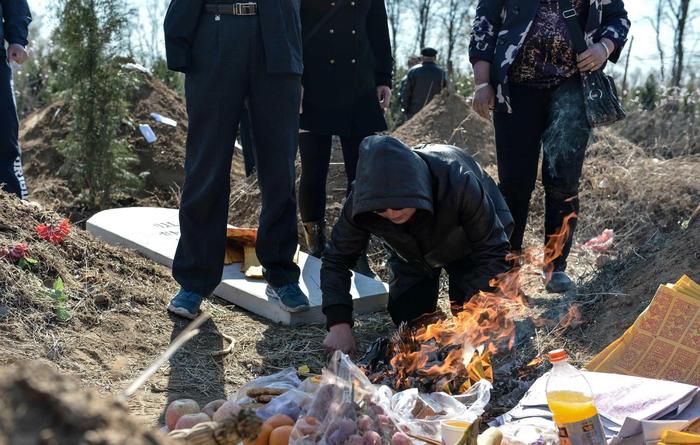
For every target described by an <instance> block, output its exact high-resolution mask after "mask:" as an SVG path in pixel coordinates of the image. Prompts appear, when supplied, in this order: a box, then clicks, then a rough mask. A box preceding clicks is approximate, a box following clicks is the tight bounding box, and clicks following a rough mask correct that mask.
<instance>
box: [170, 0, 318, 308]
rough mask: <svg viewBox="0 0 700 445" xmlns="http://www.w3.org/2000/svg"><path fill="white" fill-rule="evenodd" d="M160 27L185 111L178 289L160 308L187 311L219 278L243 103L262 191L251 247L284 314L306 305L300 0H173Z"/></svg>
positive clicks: (175, 265)
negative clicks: (299, 250) (300, 224)
mask: <svg viewBox="0 0 700 445" xmlns="http://www.w3.org/2000/svg"><path fill="white" fill-rule="evenodd" d="M164 27H165V42H166V52H167V59H168V67H169V68H170V69H172V70H176V71H182V72H184V73H185V96H186V100H187V113H188V117H189V128H188V133H187V153H186V157H185V184H184V187H183V191H182V199H181V204H180V230H181V237H180V242H179V244H178V247H177V252H176V254H175V260H174V262H173V276H174V277H175V279H176V280H177V282H178V283H180V285H181V290H180V291H179V292H178V294H177V295H176V296H175V297H174V298H173V300H172V301H171V302H170V305H169V306H168V310H170V311H171V312H173V313H175V314H178V315H181V316H184V317H188V318H192V317H195V316H196V315H197V312H198V310H199V305H200V303H201V301H202V299H203V298H204V297H205V296H207V295H209V294H210V293H211V292H213V290H214V289H215V288H216V286H217V285H218V284H219V282H220V281H221V274H222V271H223V265H224V250H225V247H226V220H227V215H228V202H229V175H230V171H231V156H232V155H233V149H234V141H235V137H236V130H237V128H238V124H239V121H240V117H241V112H242V110H243V107H244V103H246V102H247V104H248V111H249V113H250V121H251V128H252V133H253V138H254V140H255V144H254V150H255V151H256V156H255V158H256V161H257V165H256V168H257V172H258V182H259V184H260V191H261V194H262V209H261V212H260V225H259V228H258V236H257V245H256V253H257V256H258V258H259V259H260V262H261V263H262V265H263V267H264V269H265V272H264V273H265V278H266V279H267V282H268V286H267V290H266V293H267V295H268V297H269V298H271V299H273V300H275V301H277V302H278V303H279V304H280V305H281V306H282V307H283V308H284V309H285V310H288V311H290V312H297V311H301V310H306V309H308V306H309V301H308V298H307V296H306V295H304V294H303V292H302V291H301V289H300V288H299V284H298V282H299V267H298V266H297V265H296V264H295V263H294V261H293V257H294V253H295V251H296V246H297V241H296V240H297V225H296V200H295V197H294V179H295V177H294V176H295V172H294V159H295V157H296V147H297V139H298V128H299V103H300V101H301V73H302V71H303V65H302V58H301V24H300V20H299V2H298V1H297V0H260V1H259V2H258V3H235V2H234V3H231V2H228V3H213V2H207V1H205V0H172V1H171V2H170V7H169V8H168V12H167V15H166V17H165V24H164Z"/></svg>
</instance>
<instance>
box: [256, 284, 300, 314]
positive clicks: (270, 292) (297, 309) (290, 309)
mask: <svg viewBox="0 0 700 445" xmlns="http://www.w3.org/2000/svg"><path fill="white" fill-rule="evenodd" d="M265 295H266V296H267V298H268V299H269V300H272V301H274V302H275V303H277V305H278V306H279V307H281V308H282V309H284V310H285V311H287V312H290V313H293V314H294V313H297V312H305V311H308V310H309V305H308V304H307V305H304V306H298V307H289V306H287V305H286V304H284V303H283V302H282V300H281V299H280V297H279V295H277V292H275V290H274V289H272V287H270V286H267V287H266V288H265Z"/></svg>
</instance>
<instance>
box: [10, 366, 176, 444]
mask: <svg viewBox="0 0 700 445" xmlns="http://www.w3.org/2000/svg"><path fill="white" fill-rule="evenodd" d="M38 443H46V444H48V443H51V444H56V445H61V444H66V445H68V444H78V443H79V444H84V445H110V444H114V445H117V444H125V443H129V444H132V445H166V444H174V443H175V441H173V440H172V439H168V438H167V437H166V436H165V435H163V434H161V433H159V432H156V431H152V430H150V429H147V428H146V427H144V426H143V425H141V424H140V423H139V422H138V421H136V420H135V419H134V418H133V417H132V416H131V415H130V414H129V413H128V411H127V409H126V407H125V406H124V405H122V404H121V403H119V402H117V401H115V400H113V399H104V398H101V397H100V396H99V394H97V393H96V392H95V391H93V390H82V388H81V387H80V383H79V382H78V381H77V379H75V378H71V377H67V376H64V375H62V374H61V373H59V372H57V371H56V370H55V369H54V368H52V367H51V366H49V365H47V364H42V363H39V362H30V363H23V364H19V365H17V366H12V367H9V368H5V369H3V370H2V371H0V445H11V444H38Z"/></svg>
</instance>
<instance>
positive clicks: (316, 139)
mask: <svg viewBox="0 0 700 445" xmlns="http://www.w3.org/2000/svg"><path fill="white" fill-rule="evenodd" d="M364 138H365V136H341V137H340V143H341V145H342V146H343V163H344V164H345V176H346V177H347V189H346V195H348V194H350V185H351V184H352V182H353V181H354V180H355V175H356V173H357V160H358V157H359V150H360V142H362V140H363V139H364ZM332 139H333V137H332V136H331V135H326V134H316V133H301V134H299V155H300V157H301V178H299V213H300V214H301V220H302V221H303V222H318V221H323V219H324V218H325V213H326V179H327V178H328V168H329V165H330V161H331V143H332Z"/></svg>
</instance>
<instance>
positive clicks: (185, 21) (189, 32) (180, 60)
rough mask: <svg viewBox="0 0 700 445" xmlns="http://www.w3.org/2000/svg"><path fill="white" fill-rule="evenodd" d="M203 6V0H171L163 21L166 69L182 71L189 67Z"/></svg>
mask: <svg viewBox="0 0 700 445" xmlns="http://www.w3.org/2000/svg"><path fill="white" fill-rule="evenodd" d="M203 6H204V0H171V2H170V6H168V12H167V13H166V14H165V21H164V22H163V30H164V34H165V54H166V58H167V61H168V69H171V70H173V71H180V72H183V73H184V72H185V71H187V68H189V66H190V61H191V54H192V42H193V41H194V35H195V32H196V31H197V24H198V23H199V17H200V14H201V12H202V7H203Z"/></svg>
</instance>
